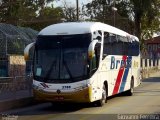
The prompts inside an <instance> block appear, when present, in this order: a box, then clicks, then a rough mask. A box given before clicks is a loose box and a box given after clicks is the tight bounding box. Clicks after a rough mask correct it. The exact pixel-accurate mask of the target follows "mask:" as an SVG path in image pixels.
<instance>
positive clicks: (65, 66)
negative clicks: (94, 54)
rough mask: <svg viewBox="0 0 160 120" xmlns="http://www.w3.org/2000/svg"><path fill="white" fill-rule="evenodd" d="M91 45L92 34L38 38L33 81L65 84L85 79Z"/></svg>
mask: <svg viewBox="0 0 160 120" xmlns="http://www.w3.org/2000/svg"><path fill="white" fill-rule="evenodd" d="M90 42H91V34H79V35H65V36H64V35H63V36H62V35H56V36H38V39H37V41H36V45H35V54H34V64H33V69H34V70H33V75H34V79H36V80H38V81H41V82H48V83H68V82H75V81H80V80H83V79H86V78H88V68H87V65H88V63H87V61H88V60H87V58H88V57H87V56H88V47H89V44H90Z"/></svg>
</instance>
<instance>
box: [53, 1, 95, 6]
mask: <svg viewBox="0 0 160 120" xmlns="http://www.w3.org/2000/svg"><path fill="white" fill-rule="evenodd" d="M61 1H62V0H60V1H59V2H55V3H54V5H55V6H60V5H62V2H61ZM65 1H66V2H67V3H68V4H70V5H71V6H76V0H65ZM91 1H92V0H79V6H81V5H82V4H86V3H89V2H91Z"/></svg>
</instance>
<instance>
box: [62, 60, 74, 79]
mask: <svg viewBox="0 0 160 120" xmlns="http://www.w3.org/2000/svg"><path fill="white" fill-rule="evenodd" d="M63 64H64V66H65V67H66V70H67V72H68V74H69V76H70V79H73V76H72V74H71V71H70V70H69V68H68V65H67V64H66V62H65V61H64V58H63Z"/></svg>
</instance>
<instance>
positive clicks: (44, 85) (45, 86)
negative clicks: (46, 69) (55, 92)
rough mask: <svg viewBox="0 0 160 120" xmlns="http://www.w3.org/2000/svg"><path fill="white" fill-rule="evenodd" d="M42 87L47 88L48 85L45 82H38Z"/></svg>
mask: <svg viewBox="0 0 160 120" xmlns="http://www.w3.org/2000/svg"><path fill="white" fill-rule="evenodd" d="M40 84H41V85H42V86H43V87H44V88H49V86H48V85H47V84H46V83H44V82H43V83H40Z"/></svg>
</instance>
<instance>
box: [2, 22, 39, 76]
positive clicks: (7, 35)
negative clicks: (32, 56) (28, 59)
mask: <svg viewBox="0 0 160 120" xmlns="http://www.w3.org/2000/svg"><path fill="white" fill-rule="evenodd" d="M37 34H38V31H35V30H33V29H31V28H24V27H17V26H13V25H10V24H4V23H0V77H9V76H14V75H15V74H16V75H22V73H21V72H22V71H25V73H26V72H27V71H28V70H29V69H31V68H30V66H28V67H27V66H26V67H25V65H27V64H26V63H25V61H24V59H23V51H24V48H25V46H26V45H28V44H29V43H31V42H33V41H35V40H36V36H37ZM22 66H23V67H22ZM21 68H23V69H24V68H25V70H22V69H21ZM16 70H19V71H16Z"/></svg>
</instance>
